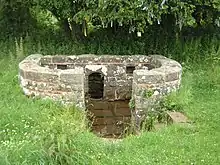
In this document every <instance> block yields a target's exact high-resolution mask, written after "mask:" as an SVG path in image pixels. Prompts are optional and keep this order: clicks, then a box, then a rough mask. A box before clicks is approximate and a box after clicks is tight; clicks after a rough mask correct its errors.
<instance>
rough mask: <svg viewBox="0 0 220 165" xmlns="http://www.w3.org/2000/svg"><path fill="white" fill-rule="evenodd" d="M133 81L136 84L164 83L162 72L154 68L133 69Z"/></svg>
mask: <svg viewBox="0 0 220 165" xmlns="http://www.w3.org/2000/svg"><path fill="white" fill-rule="evenodd" d="M133 75H134V78H133V81H134V82H136V83H138V84H144V83H146V84H159V83H164V82H165V80H164V73H162V72H157V71H154V70H151V71H147V70H135V71H134V74H133Z"/></svg>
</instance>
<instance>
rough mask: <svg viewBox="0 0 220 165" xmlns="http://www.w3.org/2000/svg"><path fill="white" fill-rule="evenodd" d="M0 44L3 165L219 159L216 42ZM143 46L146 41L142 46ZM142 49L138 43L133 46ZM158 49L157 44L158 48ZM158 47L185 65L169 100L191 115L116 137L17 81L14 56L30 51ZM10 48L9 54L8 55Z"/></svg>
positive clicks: (219, 93) (105, 51)
mask: <svg viewBox="0 0 220 165" xmlns="http://www.w3.org/2000/svg"><path fill="white" fill-rule="evenodd" d="M121 42H122V41H120V42H119V41H116V42H115V43H114V44H112V43H111V42H100V43H99V44H97V43H93V44H91V43H87V44H82V43H67V44H65V45H63V44H61V43H56V42H55V41H54V42H52V43H49V42H45V43H43V42H37V43H36V42H35V41H32V40H31V39H17V41H16V42H14V41H13V42H11V41H10V42H8V43H0V49H1V53H0V76H1V78H0V86H1V88H0V98H1V99H0V153H1V154H0V165H11V164H19V165H20V164H27V165H30V164H51V165H56V164H63V165H66V164H95V165H97V164H100V165H102V164H123V165H124V164H129V165H130V164H216V165H217V164H219V161H220V157H219V152H220V147H219V146H220V120H219V116H220V111H219V110H220V109H219V107H220V103H219V99H220V86H219V84H220V74H219V72H220V65H219V64H220V60H219V57H220V49H219V43H218V41H217V40H216V39H215V38H213V39H212V40H206V42H205V41H203V40H202V39H199V40H191V41H188V42H186V43H181V42H177V41H175V44H173V43H172V44H171V43H168V44H167V46H165V47H164V48H166V49H165V50H154V51H152V50H151V51H150V48H149V47H148V48H145V47H144V46H145V45H146V43H141V42H139V41H133V42H132V43H129V44H128V45H127V43H128V42H126V41H124V44H122V45H121V46H118V45H119V43H121ZM143 47H144V48H143ZM138 48H140V49H138ZM158 49H160V48H159V47H158ZM158 52H159V53H161V54H165V55H166V56H168V57H172V58H174V59H177V60H179V61H181V63H182V64H183V80H182V87H181V89H180V90H179V92H177V93H175V94H173V95H172V96H170V97H171V100H172V101H173V102H175V103H176V104H178V105H181V107H182V109H183V111H184V113H185V114H186V115H187V116H188V117H189V118H190V119H191V120H192V121H194V124H193V125H191V126H188V127H187V126H185V127H184V126H179V125H173V126H169V127H166V128H164V129H161V130H160V131H157V132H145V133H143V134H142V135H140V136H132V135H131V136H129V137H127V138H125V139H123V140H121V141H113V142H114V143H113V142H111V141H109V140H103V139H100V138H98V137H96V136H95V135H94V134H93V133H91V132H90V131H89V128H88V126H87V119H86V117H85V116H86V115H85V114H84V113H83V112H81V111H79V110H77V109H75V108H74V107H63V106H62V105H60V104H58V103H54V102H50V101H48V100H40V99H30V98H27V97H25V96H24V95H23V93H22V91H21V89H20V86H19V83H18V77H17V74H18V62H19V61H20V60H22V58H24V57H25V56H27V55H29V54H31V53H42V54H60V53H62V54H81V53H98V54H150V53H158ZM9 55H11V56H9Z"/></svg>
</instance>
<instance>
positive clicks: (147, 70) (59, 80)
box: [19, 54, 182, 126]
mask: <svg viewBox="0 0 220 165" xmlns="http://www.w3.org/2000/svg"><path fill="white" fill-rule="evenodd" d="M181 73H182V68H181V65H180V64H179V63H178V62H176V61H174V60H171V59H168V58H166V57H164V56H159V55H151V56H143V55H134V56H114V55H113V56H110V55H103V56H96V55H79V56H62V55H56V56H49V55H48V56H42V55H39V54H35V55H30V56H28V57H27V58H25V59H24V60H23V61H22V62H21V63H20V64H19V79H20V84H21V87H22V89H23V91H24V93H25V95H28V96H35V97H41V98H50V99H53V100H57V101H62V102H63V103H74V104H75V105H76V106H77V107H80V108H82V109H88V107H89V105H88V104H89V101H91V100H92V102H93V103H94V104H100V101H102V102H104V103H105V104H106V105H108V104H111V106H107V109H105V110H103V111H106V112H107V111H110V110H112V109H114V110H117V106H118V105H119V104H118V103H117V105H115V104H112V103H114V101H123V100H124V101H126V102H127V101H128V100H130V99H132V100H133V101H134V109H133V110H132V115H133V116H134V117H135V119H136V123H137V126H140V123H141V121H142V119H143V118H144V117H145V115H146V112H148V111H149V110H152V108H153V106H154V105H155V104H156V102H157V101H158V100H159V99H160V98H161V96H163V95H166V94H168V93H170V92H172V91H175V90H176V89H178V88H179V86H180V82H181ZM91 75H98V76H99V77H92V78H91V79H90V80H89V77H91ZM99 79H100V82H97V81H99ZM91 81H94V82H92V83H91V84H92V85H91V84H90V85H89V83H90V82H91ZM100 83H103V84H101V87H102V88H97V89H96V86H100ZM93 84H96V85H93ZM93 87H94V88H95V89H93V90H91V89H90V88H93ZM99 89H102V90H103V91H97V92H99V93H100V92H103V93H101V95H100V96H102V98H99V99H95V98H91V95H90V91H93V93H94V91H95V90H99ZM97 101H98V102H99V103H98V102H97ZM102 107H103V106H102ZM109 107H112V108H111V109H110V108H109ZM123 109H125V107H123ZM95 112H97V111H95ZM128 112H129V114H128ZM128 112H127V110H126V113H127V114H125V111H123V112H122V111H120V112H118V111H117V113H115V112H112V116H114V115H115V114H118V115H117V116H114V117H117V118H119V117H123V115H120V114H125V116H126V117H128V116H130V115H131V110H130V111H128ZM99 114H100V112H99ZM108 114H109V113H108Z"/></svg>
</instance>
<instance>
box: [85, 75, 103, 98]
mask: <svg viewBox="0 0 220 165" xmlns="http://www.w3.org/2000/svg"><path fill="white" fill-rule="evenodd" d="M88 87H89V92H88V93H89V96H90V98H92V99H101V98H103V91H104V76H103V75H102V74H101V73H92V74H90V75H89V76H88Z"/></svg>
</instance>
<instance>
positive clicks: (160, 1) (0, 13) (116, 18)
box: [0, 0, 220, 37]
mask: <svg viewBox="0 0 220 165" xmlns="http://www.w3.org/2000/svg"><path fill="white" fill-rule="evenodd" d="M0 4H1V5H0V6H1V8H0V23H1V24H2V20H5V22H7V23H14V22H16V21H18V20H19V21H20V22H18V23H17V24H19V27H22V28H23V27H25V25H24V24H26V25H27V23H28V22H26V21H27V20H30V18H31V16H30V15H29V9H30V8H33V7H34V6H39V7H41V8H42V9H44V10H47V11H50V12H51V13H52V14H53V15H54V16H55V17H56V18H57V20H58V21H59V23H60V27H61V29H63V31H64V32H65V33H66V34H67V35H69V36H74V37H76V36H80V34H84V35H87V33H88V32H89V31H93V30H95V29H100V28H111V27H115V26H117V27H123V29H124V31H127V32H130V33H131V32H142V33H143V32H145V31H146V30H147V28H148V27H149V26H151V25H154V26H164V25H166V26H169V28H173V29H178V30H181V29H182V28H183V27H189V26H191V27H196V26H206V25H212V26H220V1H219V0H13V1H12V0H10V1H7V0H0ZM15 15H17V16H18V17H16V16H15ZM3 18H4V19H3ZM11 19H12V20H11ZM22 21H23V22H22ZM76 34H77V35H76Z"/></svg>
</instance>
